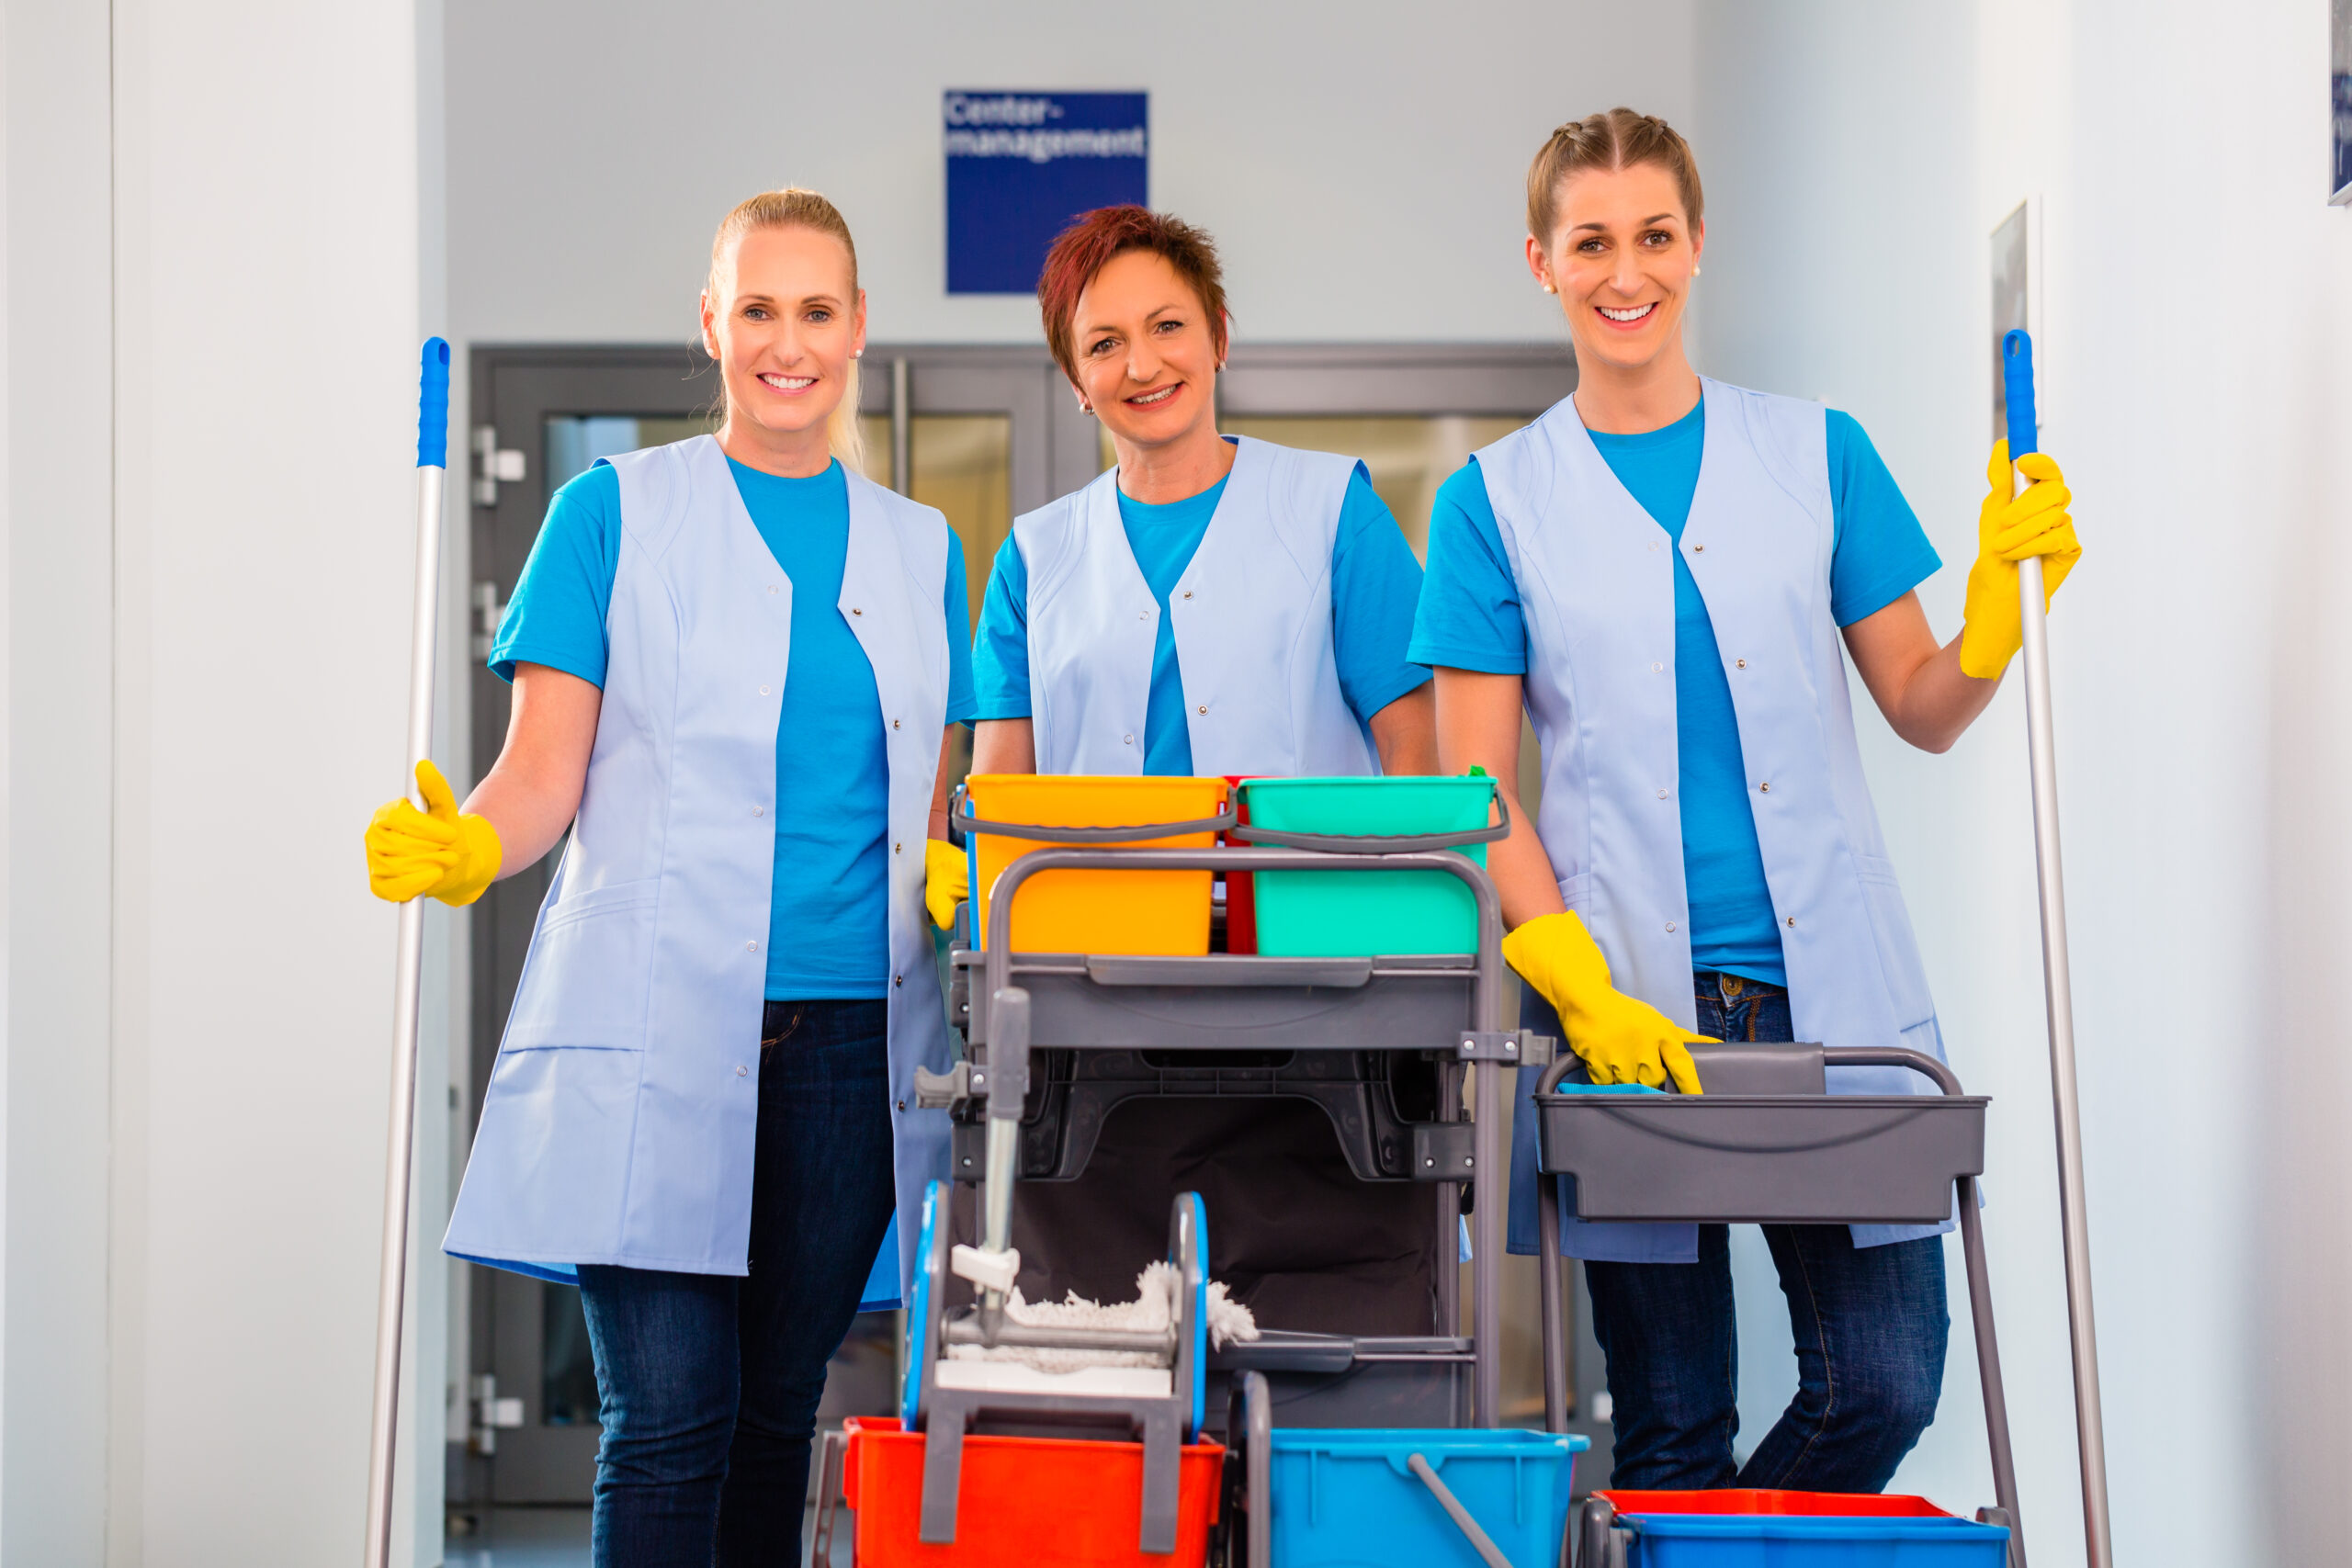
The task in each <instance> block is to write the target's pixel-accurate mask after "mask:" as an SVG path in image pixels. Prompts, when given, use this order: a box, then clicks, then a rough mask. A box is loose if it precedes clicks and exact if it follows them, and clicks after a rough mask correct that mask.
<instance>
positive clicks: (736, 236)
mask: <svg viewBox="0 0 2352 1568" xmlns="http://www.w3.org/2000/svg"><path fill="white" fill-rule="evenodd" d="M796 226H797V227H799V228H803V229H813V230H815V231H817V232H818V233H820V234H831V236H832V237H833V238H834V239H836V240H839V241H840V242H841V243H842V249H843V250H845V251H847V252H848V253H849V292H850V299H849V303H850V305H851V307H852V308H853V309H854V308H855V306H856V303H857V242H856V241H854V240H853V239H851V238H850V235H849V221H848V220H846V219H844V218H843V217H842V214H841V209H839V208H837V207H835V206H834V205H833V204H832V203H831V202H830V201H827V200H826V199H825V198H824V197H821V196H820V195H818V194H817V193H816V192H815V191H813V190H803V189H801V188H800V187H799V186H786V188H784V189H782V190H763V191H762V192H761V193H760V194H759V195H757V196H755V197H749V198H747V199H745V200H743V201H739V202H737V203H736V204H735V209H734V210H733V211H731V212H729V214H728V215H727V216H726V217H725V218H724V219H721V220H719V224H718V236H717V237H716V238H715V239H713V240H712V241H711V243H710V280H709V282H708V283H707V285H706V287H707V288H708V290H709V292H710V297H711V298H712V299H720V298H722V297H723V296H722V294H721V291H720V288H719V276H718V269H719V267H720V266H721V265H724V263H725V259H726V256H727V254H728V252H729V250H730V249H732V248H733V247H734V245H735V244H736V243H738V242H739V241H741V239H742V238H743V236H744V235H746V234H748V233H750V232H751V231H753V230H754V229H789V228H793V227H796ZM726 397H727V392H726V388H725V387H724V385H723V384H722V386H721V387H720V389H719V400H720V402H721V404H722V406H723V405H724V403H725V400H726ZM825 444H826V446H829V447H831V449H832V454H833V456H834V457H838V458H840V459H841V465H842V468H852V469H854V470H855V471H856V472H858V473H860V474H863V473H865V428H864V426H863V425H861V424H860V423H858V375H857V361H856V360H854V359H853V360H851V361H850V362H849V372H848V374H847V375H845V376H843V377H842V400H841V401H840V402H839V403H837V404H835V405H834V408H833V412H832V414H831V417H829V418H828V419H827V420H826V421H825Z"/></svg>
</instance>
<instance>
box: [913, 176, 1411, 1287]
mask: <svg viewBox="0 0 2352 1568" xmlns="http://www.w3.org/2000/svg"><path fill="white" fill-rule="evenodd" d="M1037 299H1038V304H1039V306H1040V308H1041V310H1042V312H1043V314H1044V317H1045V328H1046V343H1047V344H1048V345H1049V346H1050V347H1051V348H1052V350H1053V355H1054V358H1055V361H1056V362H1057V364H1059V365H1060V367H1061V368H1062V371H1063V373H1064V374H1065V375H1067V376H1068V377H1069V382H1070V387H1071V389H1072V391H1073V392H1074V393H1075V394H1076V395H1077V398H1078V400H1079V403H1080V407H1082V408H1083V409H1085V410H1086V412H1089V413H1090V414H1091V415H1093V416H1094V417H1095V418H1096V419H1099V420H1101V421H1102V422H1103V428H1104V429H1106V430H1107V431H1109V433H1110V435H1111V443H1112V446H1114V448H1115V450H1116V452H1117V456H1118V463H1117V466H1116V467H1114V468H1112V469H1111V470H1110V471H1108V472H1106V473H1104V474H1103V476H1102V477H1101V478H1099V479H1095V480H1094V481H1093V482H1092V483H1091V484H1089V485H1087V486H1086V487H1085V488H1084V489H1082V490H1080V491H1076V492H1075V493H1073V494H1070V495H1067V496H1064V497H1062V498H1061V499H1060V500H1058V501H1056V502H1051V503H1050V504H1048V505H1046V506H1044V507H1041V508H1039V509H1038V510H1037V511H1035V512H1033V513H1028V514H1027V515H1025V516H1023V517H1022V518H1020V519H1018V520H1017V521H1016V522H1015V523H1014V524H1013V527H1012V537H1011V538H1010V539H1008V540H1007V541H1006V542H1005V544H1004V547H1003V548H1002V549H1001V550H1000V551H999V552H998V554H997V558H996V563H995V567H994V570H993V571H992V572H991V574H990V576H989V587H988V595H987V599H986V603H985V604H984V606H983V608H982V610H981V615H980V627H979V632H978V637H977V639H976V645H975V647H974V649H973V656H972V657H973V669H974V673H975V681H976V688H977V695H978V704H979V721H978V725H977V726H976V730H977V735H976V739H975V740H974V743H973V757H972V771H973V772H974V773H1112V774H1118V773H1125V774H1137V773H1154V774H1180V775H1189V774H1197V775H1212V774H1220V773H1223V774H1240V773H1260V774H1286V775H1301V774H1310V775H1327V776H1328V775H1332V774H1363V773H1375V772H1385V773H1434V772H1435V771H1436V769H1437V744H1436V710H1435V705H1434V702H1433V700H1432V693H1431V689H1430V685H1429V680H1430V673H1429V671H1427V670H1426V669H1423V668H1422V667H1420V666H1419V665H1416V664H1414V663H1413V662H1411V661H1410V660H1408V659H1407V658H1406V645H1407V643H1408V641H1409V640H1410V638H1411V635H1412V623H1413V609H1414V605H1415V604H1416V603H1417V602H1418V600H1419V593H1420V581H1421V572H1420V567H1419V563H1418V562H1416V561H1415V560H1414V558H1413V555H1412V552H1411V550H1410V549H1409V548H1408V547H1407V545H1406V543H1405V538H1404V536H1403V534H1402V533H1401V532H1400V531H1399V530H1398V529H1397V521H1396V519H1395V518H1394V517H1393V516H1391V515H1390V513H1389V511H1388V509H1387V507H1386V506H1385V504H1383V502H1381V500H1380V497H1379V496H1378V495H1377V494H1376V493H1374V491H1373V488H1372V481H1371V479H1370V476H1369V475H1368V474H1367V473H1366V472H1365V469H1364V466H1363V464H1362V463H1361V462H1359V461H1357V460H1356V459H1355V458H1353V457H1339V456H1334V455H1332V454H1329V453H1323V452H1305V451H1298V450H1295V449H1293V448H1290V447H1286V446H1276V445H1274V444H1272V443H1271V442H1265V441H1258V440H1252V439H1250V438H1249V437H1246V436H1228V435H1224V434H1219V432H1218V430H1217V424H1216V378H1217V373H1218V372H1219V371H1220V370H1221V369H1222V368H1223V367H1224V365H1225V358H1226V351H1227V341H1228V340H1227V312H1226V304H1225V288H1224V282H1223V276H1222V270H1221V268H1220V266H1219V264H1218V261H1217V255H1216V248H1215V246H1214V245H1213V244H1212V243H1211V242H1210V239H1209V237H1208V236H1207V235H1206V234H1205V233H1204V232H1202V231H1200V230H1198V229H1196V228H1193V226H1192V225H1190V224H1188V223H1184V222H1182V221H1181V220H1177V219H1175V218H1171V217H1169V216H1166V215H1165V214H1161V213H1155V212H1151V211H1149V210H1148V209H1144V208H1141V207H1109V208H1103V209H1100V210H1098V211H1094V212H1090V213H1087V214H1085V215H1084V216H1082V217H1080V219H1079V220H1077V221H1076V222H1074V223H1073V224H1072V225H1071V226H1070V227H1069V229H1068V230H1067V231H1064V232H1063V233H1062V235H1061V236H1060V237H1059V238H1058V239H1057V240H1056V241H1055V243H1054V246H1053V249H1052V251H1051V253H1050V254H1048V255H1047V257H1046V265H1045V270H1044V272H1043V274H1042V276H1041V277H1040V280H1039V283H1038V286H1037ZM939 860H940V865H939V879H938V881H937V882H936V883H935V884H934V892H935V893H938V894H940V895H943V896H944V897H946V898H949V899H952V897H954V896H957V894H958V892H959V890H957V889H956V888H955V887H954V886H953V884H954V880H955V879H956V877H957V876H958V875H959V874H960V873H961V872H962V869H963V866H962V862H961V861H960V860H956V859H954V858H953V857H939ZM942 907H943V903H942V899H941V898H939V897H935V898H934V899H933V909H934V910H937V909H938V908H942ZM945 907H951V908H952V902H949V903H948V904H947V905H946V906H945ZM1139 1109H1140V1108H1139ZM1269 1161H1273V1162H1278V1163H1279V1164H1280V1166H1281V1170H1280V1172H1279V1174H1277V1173H1276V1172H1275V1171H1274V1170H1272V1168H1269V1166H1268V1164H1267V1162H1269ZM1182 1188H1195V1189H1197V1190H1200V1191H1201V1192H1202V1194H1203V1196H1204V1199H1205V1200H1206V1201H1207V1202H1208V1206H1209V1212H1210V1213H1212V1214H1216V1215H1219V1216H1220V1217H1224V1218H1226V1219H1227V1223H1226V1224H1223V1225H1222V1226H1220V1227H1217V1228H1214V1229H1213V1230H1212V1232H1211V1235H1213V1236H1215V1237H1216V1238H1217V1242H1218V1246H1217V1256H1216V1258H1215V1259H1214V1264H1215V1267H1216V1269H1217V1270H1218V1274H1219V1277H1220V1278H1222V1279H1225V1280H1227V1281H1228V1283H1230V1284H1231V1285H1232V1286H1233V1287H1234V1289H1235V1290H1236V1292H1237V1293H1238V1294H1239V1295H1240V1296H1241V1298H1242V1299H1243V1300H1245V1301H1249V1302H1250V1303H1251V1304H1252V1305H1253V1306H1255V1307H1256V1308H1257V1310H1258V1312H1259V1316H1260V1321H1261V1322H1272V1323H1275V1324H1277V1325H1279V1324H1281V1323H1282V1322H1283V1320H1284V1319H1285V1318H1287V1317H1289V1316H1291V1315H1293V1314H1298V1315H1299V1316H1300V1321H1301V1325H1302V1326H1304V1325H1306V1324H1307V1323H1312V1324H1313V1325H1315V1326H1317V1327H1327V1326H1328V1327H1335V1328H1340V1329H1341V1330H1342V1331H1352V1332H1357V1333H1373V1332H1382V1331H1385V1332H1390V1333H1400V1332H1425V1331H1427V1329H1428V1327H1429V1320H1430V1305H1429V1303H1430V1301H1431V1300H1433V1298H1434V1292H1433V1280H1434V1277H1435V1273H1434V1270H1435V1268H1436V1266H1437V1260H1438V1259H1439V1258H1441V1257H1442V1258H1451V1242H1452V1238H1451V1237H1448V1238H1445V1241H1446V1244H1447V1245H1446V1246H1445V1247H1440V1246H1439V1245H1438V1239H1437V1238H1436V1237H1435V1235H1434V1230H1435V1223H1434V1217H1433V1206H1432V1205H1430V1203H1429V1202H1428V1201H1427V1196H1428V1195H1427V1193H1426V1191H1425V1190H1421V1189H1419V1188H1418V1187H1416V1186H1414V1185H1413V1184H1409V1183H1394V1184H1389V1183H1383V1184H1376V1185H1375V1184H1368V1183H1363V1182H1360V1181H1358V1180H1357V1179H1355V1178H1354V1177H1353V1176H1352V1175H1351V1173H1350V1172H1349V1171H1348V1169H1347V1167H1346V1163H1345V1161H1344V1158H1343V1157H1342V1156H1341V1153H1340V1147H1339V1144H1338V1140H1337V1139H1336V1138H1335V1137H1334V1136H1333V1134H1331V1132H1330V1130H1329V1125H1328V1123H1327V1122H1325V1121H1324V1119H1323V1115H1322V1113H1321V1112H1320V1111H1317V1109H1315V1108H1314V1107H1312V1106H1310V1105H1307V1104H1306V1103H1304V1102H1302V1101H1297V1100H1153V1101H1150V1102H1148V1115H1145V1114H1140V1113H1131V1114H1129V1115H1126V1116H1123V1117H1119V1118H1117V1119H1116V1120H1115V1121H1114V1125H1113V1128H1112V1132H1111V1135H1109V1136H1106V1137H1105V1138H1104V1139H1103V1143H1102V1145H1100V1147H1099V1148H1098V1150H1097V1153H1096V1155H1095V1157H1094V1161H1093V1164H1092V1166H1091V1168H1090V1169H1089V1171H1088V1174H1087V1176H1086V1177H1085V1178H1083V1179H1080V1181H1078V1182H1075V1183H1053V1184H1039V1185H1035V1186H1031V1187H1027V1188H1023V1190H1022V1208H1023V1213H1022V1214H1021V1215H1019V1216H1017V1217H1016V1222H1015V1230H1016V1237H1015V1239H1016V1241H1017V1242H1018V1244H1019V1246H1020V1247H1021V1250H1022V1256H1023V1285H1024V1286H1025V1287H1027V1289H1028V1293H1029V1294H1030V1295H1031V1296H1032V1297H1035V1298H1045V1299H1051V1298H1052V1297H1054V1296H1056V1295H1058V1294H1059V1292H1060V1291H1061V1290H1062V1289H1064V1288H1076V1289H1078V1290H1079V1291H1080V1293H1082V1294H1092V1295H1114V1296H1124V1295H1125V1294H1126V1293H1127V1292H1129V1291H1130V1290H1131V1289H1132V1287H1133V1282H1134V1277H1135V1270H1136V1267H1137V1264H1138V1260H1139V1259H1142V1258H1150V1257H1153V1256H1156V1255H1157V1253H1158V1251H1159V1248H1160V1247H1161V1246H1163V1245H1164V1242H1165V1231H1166V1227H1167V1214H1168V1202H1169V1199H1170V1195H1171V1194H1172V1193H1173V1192H1175V1191H1177V1190H1181V1189H1182ZM1270 1193H1280V1194H1281V1195H1282V1198H1283V1201H1282V1202H1281V1203H1280V1204H1279V1205H1269V1204H1268V1203H1267V1202H1266V1198H1267V1196H1268V1195H1269V1194H1270ZM1245 1216H1246V1217H1247V1218H1246V1223H1245ZM1024 1230H1025V1231H1026V1232H1027V1235H1026V1236H1025V1237H1024V1236H1023V1235H1022V1234H1021V1233H1022V1232H1023V1231H1024ZM1252 1230H1255V1231H1256V1232H1258V1233H1259V1234H1258V1235H1254V1236H1253V1235H1251V1234H1250V1233H1251V1232H1252ZM1057 1236H1058V1237H1068V1238H1070V1245H1069V1246H1067V1247H1057V1246H1056V1245H1055V1238H1056V1237H1057ZM1080 1238H1082V1240H1081V1239H1080ZM1310 1279H1311V1280H1312V1281H1313V1282H1311V1283H1310V1282H1307V1281H1309V1280H1310ZM1334 1281H1344V1283H1341V1284H1339V1285H1337V1286H1336V1287H1335V1285H1334V1283H1333V1282H1334ZM1333 1313H1336V1314H1338V1316H1339V1318H1340V1320H1341V1321H1340V1322H1337V1323H1335V1322H1333V1321H1332V1314H1333ZM1306 1314H1316V1315H1313V1316H1309V1315H1306Z"/></svg>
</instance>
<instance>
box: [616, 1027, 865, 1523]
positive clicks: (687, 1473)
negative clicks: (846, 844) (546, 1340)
mask: <svg viewBox="0 0 2352 1568" xmlns="http://www.w3.org/2000/svg"><path fill="white" fill-rule="evenodd" d="M887 1009H888V1004H887V1003H884V1002H880V1001H810V1002H770V1003H768V1004H767V1011H766V1017H765V1019H764V1021H763V1027H762V1029H761V1031H760V1110H759V1138H758V1143H757V1145H756V1149H755V1152H754V1154H753V1156H752V1234H751V1271H750V1273H749V1274H748V1275H747V1276H745V1277H743V1278H741V1279H738V1278H736V1277H734V1276H732V1275H724V1274H675V1273H669V1272H665V1271H662V1270H659V1269H621V1268H612V1267H605V1266H601V1265H584V1266H582V1269H581V1270H580V1294H581V1300H582V1304H583V1305H584V1306H585V1307H586V1309H587V1316H588V1338H589V1344H590V1347H591V1348H593V1349H594V1352H595V1358H596V1388H597V1393H598V1395H599V1398H600V1402H601V1404H602V1406H603V1417H604V1423H605V1434H604V1440H603V1442H602V1443H601V1444H600V1445H599V1446H598V1448H597V1450H596V1516H595V1524H594V1562H596V1564H597V1568H711V1565H712V1563H713V1562H718V1563H719V1564H722V1565H723V1568H749V1565H751V1564H754V1563H756V1564H762V1565H765V1564H771V1563H779V1562H780V1563H797V1562H799V1561H800V1517H801V1509H802V1505H803V1503H804V1501H805V1500H806V1498H807V1495H808V1491H809V1447H810V1443H811V1441H812V1439H813V1438H814V1437H815V1434H816V1426H817V1402H818V1401H819V1399H820V1398H821V1397H822V1396H823V1394H824V1392H825V1366H826V1363H827V1362H828V1361H830V1360H831V1359H832V1354H833V1352H834V1351H835V1350H836V1349H838V1348H840V1347H841V1342H842V1336H843V1335H845V1334H847V1333H848V1332H849V1325H850V1320H851V1318H853V1317H854V1316H855V1315H856V1313H857V1301H858V1294H859V1292H860V1291H861V1289H862V1288H863V1287H864V1286H865V1279H866V1275H867V1273H868V1271H869V1270H870V1269H872V1268H873V1266H874V1255H875V1252H876V1249H877V1248H878V1247H880V1246H881V1245H882V1237H883V1234H884V1232H885V1231H886V1230H888V1226H889V1223H890V1212H891V1205H892V1201H893V1198H892V1191H893V1189H892V1182H891V1135H890V1099H889V1094H890V1088H889V1077H888V1045H887V1042H886V1033H885V1021H886V1017H887Z"/></svg>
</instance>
